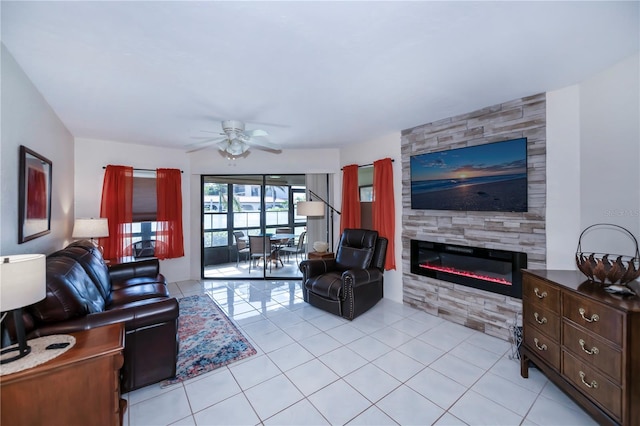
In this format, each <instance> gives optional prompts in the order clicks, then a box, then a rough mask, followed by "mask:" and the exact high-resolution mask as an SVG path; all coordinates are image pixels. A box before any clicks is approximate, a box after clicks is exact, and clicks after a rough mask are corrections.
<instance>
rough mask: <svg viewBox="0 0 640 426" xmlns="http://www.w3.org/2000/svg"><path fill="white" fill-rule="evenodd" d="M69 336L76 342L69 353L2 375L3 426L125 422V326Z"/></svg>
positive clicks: (110, 424)
mask: <svg viewBox="0 0 640 426" xmlns="http://www.w3.org/2000/svg"><path fill="white" fill-rule="evenodd" d="M69 334H71V335H72V336H74V337H75V338H76V343H75V345H74V347H73V348H71V349H69V350H68V351H67V352H65V353H63V354H62V355H60V356H58V357H57V358H54V359H52V360H51V361H48V362H45V363H44V364H41V365H38V366H36V367H33V368H30V369H27V370H23V371H20V372H18V373H14V374H9V375H6V376H2V377H1V378H0V385H1V388H0V393H1V395H0V397H1V401H2V402H1V410H2V412H1V415H0V423H1V424H2V425H67V426H71V425H83V426H84V425H105V426H106V425H109V426H115V425H120V424H121V423H122V414H123V410H124V405H123V401H121V400H120V367H122V363H123V356H122V351H123V349H124V326H123V324H121V323H118V324H112V325H106V326H104V327H98V328H93V329H90V330H85V331H80V332H77V333H69Z"/></svg>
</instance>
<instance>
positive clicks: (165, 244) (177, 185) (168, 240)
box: [155, 169, 184, 259]
mask: <svg viewBox="0 0 640 426" xmlns="http://www.w3.org/2000/svg"><path fill="white" fill-rule="evenodd" d="M156 191H157V194H158V197H157V199H158V214H157V224H158V225H157V228H156V240H157V241H158V242H157V243H156V249H155V255H156V257H157V258H158V259H171V258H175V257H182V256H184V243H183V236H182V183H181V176H180V170H178V169H158V170H157V171H156Z"/></svg>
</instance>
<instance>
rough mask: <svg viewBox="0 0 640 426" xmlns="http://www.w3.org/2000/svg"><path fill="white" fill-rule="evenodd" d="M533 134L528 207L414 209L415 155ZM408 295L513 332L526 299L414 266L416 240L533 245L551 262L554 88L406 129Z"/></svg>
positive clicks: (533, 256) (414, 301)
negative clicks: (549, 113) (549, 162)
mask: <svg viewBox="0 0 640 426" xmlns="http://www.w3.org/2000/svg"><path fill="white" fill-rule="evenodd" d="M521 137H526V138H528V139H527V156H528V196H529V199H528V210H529V211H528V212H526V213H510V212H466V211H438V210H412V209H411V193H410V188H411V179H410V158H411V156H412V155H416V154H424V153H427V152H434V151H442V150H446V149H454V148H462V147H467V146H473V145H481V144H485V143H491V142H499V141H504V140H508V139H516V138H521ZM401 143H402V262H403V271H405V272H404V273H403V300H404V303H407V304H409V305H411V306H414V307H417V308H420V309H423V310H424V311H426V312H429V313H431V314H434V315H437V316H439V317H442V318H445V319H447V320H450V321H453V322H456V323H458V324H463V325H465V326H468V327H471V328H473V329H476V330H480V331H482V332H484V333H487V334H489V335H492V336H496V337H499V338H502V339H505V340H509V339H510V338H511V335H510V334H511V333H510V331H509V327H510V326H512V325H513V324H514V322H515V321H516V316H517V315H518V314H520V313H521V310H522V302H521V300H519V299H515V298H512V297H508V296H502V295H499V294H494V293H491V292H487V291H484V290H477V289H474V288H470V287H466V286H463V285H459V284H452V283H449V282H445V281H441V280H437V279H433V278H428V277H423V276H419V275H414V274H412V273H411V272H410V271H411V267H410V264H409V263H410V252H409V250H410V240H411V239H418V240H428V241H438V242H444V243H450V244H460V245H467V246H476V247H485V248H495V249H502V250H512V251H520V252H525V253H527V257H528V267H529V268H544V267H545V265H546V232H545V212H546V96H545V94H544V93H541V94H537V95H534V96H529V97H526V98H522V99H516V100H513V101H510V102H505V103H503V104H499V105H494V106H490V107H487V108H483V109H480V110H477V111H473V112H470V113H468V114H462V115H459V116H456V117H450V118H446V119H443V120H439V121H436V122H433V123H429V124H424V125H421V126H417V127H414V128H411V129H407V130H404V131H403V132H402V141H401Z"/></svg>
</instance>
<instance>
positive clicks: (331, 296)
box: [300, 229, 387, 320]
mask: <svg viewBox="0 0 640 426" xmlns="http://www.w3.org/2000/svg"><path fill="white" fill-rule="evenodd" d="M386 254H387V239H386V238H384V237H379V236H378V232H377V231H370V230H366V229H345V230H344V232H343V234H342V236H341V237H340V243H339V244H338V250H337V251H336V257H335V259H314V260H305V261H302V262H300V271H302V284H303V285H302V293H303V297H304V301H305V302H307V303H309V304H310V305H313V306H315V307H317V308H320V309H323V310H325V311H327V312H331V313H332V314H336V315H340V316H341V317H344V318H346V319H348V320H352V319H354V318H355V317H357V316H358V315H360V314H362V313H364V312H366V311H367V310H368V309H370V308H371V307H373V306H374V305H375V304H376V303H378V301H379V300H380V299H382V297H383V273H384V261H385V257H386Z"/></svg>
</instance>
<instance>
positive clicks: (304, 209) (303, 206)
mask: <svg viewBox="0 0 640 426" xmlns="http://www.w3.org/2000/svg"><path fill="white" fill-rule="evenodd" d="M296 207H297V208H298V212H297V214H298V216H324V210H325V207H324V203H323V202H322V201H300V202H299V203H298V204H296Z"/></svg>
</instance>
